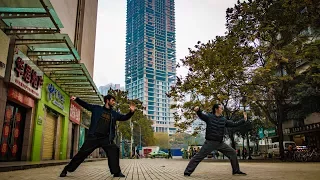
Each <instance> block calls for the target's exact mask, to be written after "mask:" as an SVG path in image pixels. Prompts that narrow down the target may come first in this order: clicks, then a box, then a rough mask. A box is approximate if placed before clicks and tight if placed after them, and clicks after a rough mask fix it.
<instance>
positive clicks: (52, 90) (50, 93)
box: [47, 84, 65, 110]
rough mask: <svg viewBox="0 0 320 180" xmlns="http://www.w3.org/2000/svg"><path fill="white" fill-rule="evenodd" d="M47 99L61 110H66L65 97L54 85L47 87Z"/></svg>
mask: <svg viewBox="0 0 320 180" xmlns="http://www.w3.org/2000/svg"><path fill="white" fill-rule="evenodd" d="M47 98H48V101H51V102H52V103H53V104H54V105H56V106H57V107H59V108H60V109H62V110H63V109H64V102H65V100H64V96H63V94H62V93H61V92H60V91H59V90H58V89H57V88H56V87H55V86H54V85H53V84H48V86H47Z"/></svg>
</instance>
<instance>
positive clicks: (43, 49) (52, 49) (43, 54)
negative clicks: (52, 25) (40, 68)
mask: <svg viewBox="0 0 320 180" xmlns="http://www.w3.org/2000/svg"><path fill="white" fill-rule="evenodd" d="M18 37H19V39H17V40H16V45H27V46H28V52H27V56H28V57H30V59H33V60H37V61H78V60H80V56H79V53H78V51H77V50H76V48H75V47H74V46H73V43H72V41H71V39H70V38H69V36H68V34H59V33H56V34H32V35H20V36H18Z"/></svg>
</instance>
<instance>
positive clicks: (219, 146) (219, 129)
mask: <svg viewBox="0 0 320 180" xmlns="http://www.w3.org/2000/svg"><path fill="white" fill-rule="evenodd" d="M194 110H195V111H196V112H197V115H198V116H199V118H200V119H201V120H203V121H205V122H206V124H207V128H206V141H205V143H204V145H203V146H202V147H201V150H200V152H199V153H197V154H196V155H195V156H193V157H192V159H191V160H190V162H189V164H188V166H187V168H186V169H185V171H184V175H185V176H190V175H191V174H192V173H193V171H194V170H195V169H196V167H197V166H198V164H199V163H200V162H201V161H202V160H203V159H204V158H205V157H206V156H207V155H208V154H210V153H211V152H212V151H214V150H218V151H220V152H221V153H223V154H224V155H226V156H227V157H228V158H229V159H230V162H231V166H232V174H233V175H246V174H245V173H243V172H241V171H240V168H239V162H238V159H237V153H236V151H235V150H234V149H233V148H232V147H230V146H228V145H227V144H225V143H224V142H223V137H224V132H225V128H226V127H236V126H239V125H242V124H244V123H245V121H246V120H247V114H246V113H245V112H244V113H243V116H244V120H241V121H238V122H233V121H230V120H226V118H225V117H223V116H222V112H223V107H222V105H221V104H215V105H214V106H213V108H212V112H213V113H212V114H204V113H202V111H201V110H200V109H199V107H195V108H194Z"/></svg>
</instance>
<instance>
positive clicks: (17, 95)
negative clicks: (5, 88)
mask: <svg viewBox="0 0 320 180" xmlns="http://www.w3.org/2000/svg"><path fill="white" fill-rule="evenodd" d="M8 97H9V98H12V99H14V100H16V101H18V102H20V103H22V104H24V105H26V106H28V107H31V108H33V107H34V100H33V99H32V98H31V97H29V96H27V95H25V94H23V93H21V92H19V91H18V90H16V89H14V88H9V92H8Z"/></svg>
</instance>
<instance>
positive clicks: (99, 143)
mask: <svg viewBox="0 0 320 180" xmlns="http://www.w3.org/2000/svg"><path fill="white" fill-rule="evenodd" d="M99 147H102V149H103V150H104V151H105V152H106V155H107V157H108V165H109V169H110V172H111V174H117V173H120V172H121V170H120V166H119V147H118V146H117V145H116V144H114V143H113V142H110V141H109V137H97V136H88V137H87V138H86V140H85V141H84V143H83V145H82V147H81V148H80V150H79V152H78V153H77V154H76V155H75V156H74V157H73V158H72V160H71V161H70V163H69V164H68V165H67V166H66V167H65V170H67V171H69V172H73V171H75V170H76V169H77V168H78V166H79V165H80V164H81V163H82V162H83V161H84V159H85V158H87V157H88V156H89V155H90V154H91V153H92V152H93V151H94V150H95V149H96V148H99Z"/></svg>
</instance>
